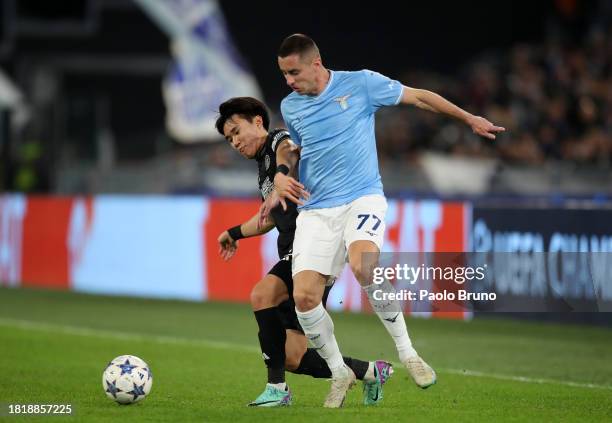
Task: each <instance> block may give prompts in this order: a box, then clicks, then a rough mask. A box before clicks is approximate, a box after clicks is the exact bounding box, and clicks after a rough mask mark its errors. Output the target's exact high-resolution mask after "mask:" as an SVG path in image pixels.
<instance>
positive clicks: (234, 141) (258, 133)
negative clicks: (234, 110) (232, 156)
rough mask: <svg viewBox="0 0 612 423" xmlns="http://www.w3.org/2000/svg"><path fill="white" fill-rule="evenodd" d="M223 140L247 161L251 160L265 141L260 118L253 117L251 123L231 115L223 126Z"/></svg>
mask: <svg viewBox="0 0 612 423" xmlns="http://www.w3.org/2000/svg"><path fill="white" fill-rule="evenodd" d="M223 135H224V136H225V139H226V140H228V141H229V143H230V144H231V145H232V147H234V149H235V150H236V151H238V152H239V153H240V154H241V155H242V156H244V157H246V158H247V159H252V158H253V157H255V154H257V151H258V150H259V148H260V147H261V144H262V140H265V135H266V130H265V129H264V128H263V125H262V119H261V116H255V117H254V118H253V121H252V122H249V121H248V120H247V119H245V118H243V117H240V116H238V115H233V116H232V117H231V118H229V119H228V120H227V121H226V122H225V125H224V126H223Z"/></svg>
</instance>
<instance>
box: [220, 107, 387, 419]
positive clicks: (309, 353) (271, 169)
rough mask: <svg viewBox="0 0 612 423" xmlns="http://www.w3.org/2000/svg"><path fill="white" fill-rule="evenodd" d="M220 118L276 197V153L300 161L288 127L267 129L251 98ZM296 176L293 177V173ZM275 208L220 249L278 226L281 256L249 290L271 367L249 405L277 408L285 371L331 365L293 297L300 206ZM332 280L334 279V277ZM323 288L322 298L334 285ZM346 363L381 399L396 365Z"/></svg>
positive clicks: (286, 395)
mask: <svg viewBox="0 0 612 423" xmlns="http://www.w3.org/2000/svg"><path fill="white" fill-rule="evenodd" d="M219 113H220V116H219V118H218V119H217V122H216V128H217V130H218V131H219V133H221V134H222V135H223V136H224V137H225V138H226V139H227V140H228V141H229V142H230V144H231V145H232V147H233V148H234V149H235V150H237V151H238V152H239V153H240V154H241V155H242V156H243V157H245V158H247V159H251V160H256V161H257V165H258V168H259V178H258V181H259V189H260V192H261V196H262V199H264V200H265V199H266V198H267V197H268V196H270V195H276V193H275V189H274V182H273V181H274V176H275V175H276V173H277V172H280V173H284V174H287V173H289V172H288V169H287V166H284V165H281V166H278V167H277V166H276V154H277V152H279V154H282V155H283V156H284V157H285V158H287V157H290V158H291V160H292V161H293V166H292V167H293V168H294V169H295V168H296V167H297V166H296V165H297V162H298V160H299V153H298V149H297V148H296V147H295V145H294V144H293V143H292V142H291V137H290V135H289V132H287V131H286V130H285V129H273V130H270V131H268V126H269V122H270V119H269V115H268V112H267V110H266V107H265V105H264V104H263V103H262V102H260V101H259V100H256V99H254V98H251V97H238V98H232V99H229V100H227V101H226V102H224V103H222V104H221V105H220V106H219ZM293 176H295V175H293ZM283 203H284V204H283V206H278V207H276V208H274V209H272V210H271V212H270V219H266V220H265V221H263V224H261V222H260V212H261V210H260V212H258V213H257V214H255V215H254V216H253V217H252V218H251V219H249V220H248V221H246V222H244V223H242V224H240V225H237V226H234V227H232V228H230V229H228V230H226V231H224V232H223V233H222V234H221V235H220V236H219V238H218V242H219V253H220V254H221V256H222V258H223V259H224V260H229V259H231V258H232V256H233V255H234V254H235V253H236V250H237V248H238V240H240V239H241V238H248V237H253V236H258V235H262V234H264V233H266V232H268V231H269V230H271V229H272V228H273V227H276V228H277V230H278V232H279V236H278V241H277V247H278V254H279V258H280V260H279V261H278V263H276V265H274V266H273V267H272V269H270V271H269V272H268V274H267V275H265V276H264V278H263V279H261V280H260V281H259V282H257V283H256V284H255V285H254V287H253V289H252V291H251V306H252V308H253V311H254V313H255V319H256V320H257V324H258V326H259V343H260V346H261V351H262V355H263V358H264V362H265V363H266V366H267V368H268V383H267V385H266V388H265V390H264V391H263V393H262V394H261V395H259V397H258V398H257V399H255V400H254V401H253V402H251V403H250V404H249V405H250V406H264V407H275V406H284V405H290V404H291V399H292V394H291V391H290V390H289V387H288V386H287V384H286V383H285V370H289V371H290V372H293V373H298V374H307V375H310V376H312V377H315V378H330V377H331V371H330V369H329V367H328V366H327V363H326V362H325V360H324V359H323V358H321V356H320V355H319V354H318V353H317V351H316V350H315V349H313V348H307V340H306V337H305V336H304V332H303V330H302V328H301V327H300V325H299V322H298V320H297V316H296V313H295V303H294V302H293V299H292V292H293V279H292V276H291V260H292V255H291V253H292V246H293V238H294V232H295V227H296V223H295V221H296V218H297V215H298V212H297V208H296V205H295V204H294V203H292V202H291V201H287V202H283ZM330 282H333V280H330ZM328 285H330V286H327V288H326V289H325V295H324V300H323V301H324V302H325V300H326V298H327V294H328V293H329V290H330V289H331V284H328ZM344 361H345V363H346V364H347V366H349V367H350V368H351V369H352V370H353V371H354V372H355V375H356V376H357V378H358V379H361V380H363V384H364V385H363V393H364V396H363V401H364V404H366V405H370V404H376V403H378V402H380V401H381V400H382V398H383V395H382V386H383V384H384V383H385V382H386V381H387V379H388V378H389V377H390V376H391V374H392V372H393V369H392V367H391V365H390V364H389V363H386V362H384V361H382V360H377V361H371V362H367V361H362V360H358V359H355V358H350V357H344Z"/></svg>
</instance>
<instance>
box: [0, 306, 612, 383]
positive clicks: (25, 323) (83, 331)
mask: <svg viewBox="0 0 612 423" xmlns="http://www.w3.org/2000/svg"><path fill="white" fill-rule="evenodd" d="M0 325H3V326H8V327H14V328H19V329H27V330H39V331H43V332H56V333H58V332H59V333H64V334H67V335H77V336H89V337H95V338H107V339H109V338H110V339H118V340H122V341H143V342H155V343H159V344H178V345H195V346H205V347H211V348H219V349H230V350H239V351H245V352H251V353H259V352H260V351H259V348H257V347H254V346H250V345H244V344H236V343H231V342H221V341H212V340H207V339H190V338H180V337H175V336H164V335H142V334H135V333H128V332H117V331H114V330H113V331H111V330H102V329H91V328H84V327H78V326H68V325H55V324H50V323H42V322H35V321H30V320H18V319H6V318H0ZM394 365H397V364H396V363H394ZM436 371H437V372H439V373H448V374H453V375H460V376H470V377H481V378H489V379H498V380H505V381H511V382H522V383H536V384H551V385H563V386H569V387H572V388H588V389H609V390H612V386H610V385H598V384H594V383H580V382H570V381H563V380H556V379H543V378H542V379H541V378H531V377H524V376H510V375H502V374H496V373H486V372H479V371H477V370H468V369H465V370H459V369H445V368H443V369H436Z"/></svg>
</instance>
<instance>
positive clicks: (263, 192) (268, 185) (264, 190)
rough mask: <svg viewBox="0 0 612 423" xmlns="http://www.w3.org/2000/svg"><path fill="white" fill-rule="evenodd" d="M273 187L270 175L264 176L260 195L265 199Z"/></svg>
mask: <svg viewBox="0 0 612 423" xmlns="http://www.w3.org/2000/svg"><path fill="white" fill-rule="evenodd" d="M273 189H274V182H272V181H271V180H270V177H268V176H266V180H265V181H264V182H263V184H261V196H262V197H263V198H264V199H265V198H268V195H270V193H271V192H272V190H273Z"/></svg>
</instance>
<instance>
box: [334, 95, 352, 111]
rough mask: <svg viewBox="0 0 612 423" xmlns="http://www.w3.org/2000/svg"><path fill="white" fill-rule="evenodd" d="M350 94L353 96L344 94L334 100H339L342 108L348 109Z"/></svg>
mask: <svg viewBox="0 0 612 423" xmlns="http://www.w3.org/2000/svg"><path fill="white" fill-rule="evenodd" d="M350 96H351V95H350V94H347V95H343V96H342V97H336V98H334V101H336V102H338V104H339V105H340V108H341V109H342V110H346V109H348V99H349V97H350Z"/></svg>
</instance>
